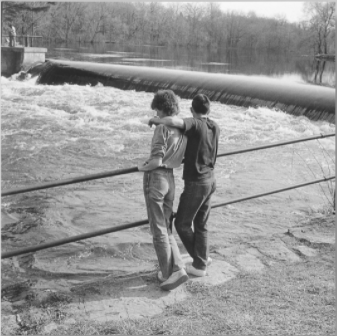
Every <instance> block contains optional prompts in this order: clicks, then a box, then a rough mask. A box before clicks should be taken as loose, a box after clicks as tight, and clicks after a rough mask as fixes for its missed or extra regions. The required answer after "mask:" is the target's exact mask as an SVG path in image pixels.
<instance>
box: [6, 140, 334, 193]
mask: <svg viewBox="0 0 337 336" xmlns="http://www.w3.org/2000/svg"><path fill="white" fill-rule="evenodd" d="M332 136H335V134H334V133H329V134H321V135H318V136H313V137H308V138H302V139H296V140H290V141H285V142H276V143H274V144H271V145H265V146H259V147H251V148H246V149H241V150H237V151H232V152H226V153H222V154H218V157H222V156H228V155H234V154H241V153H246V152H251V151H254V150H261V149H266V148H272V147H278V146H283V145H290V144H293V143H298V142H303V141H309V140H316V139H322V138H327V137H332ZM135 172H138V168H137V167H133V168H128V169H118V170H113V171H110V172H104V173H99V174H92V175H85V176H80V177H74V178H71V179H66V180H61V181H58V182H57V181H56V182H49V183H43V184H40V185H35V186H31V187H26V188H18V189H12V190H7V191H4V192H1V197H2V196H10V195H15V194H22V193H26V192H30V191H35V190H41V189H48V188H54V187H59V186H63V185H68V184H73V183H79V182H85V181H90V180H96V179H101V178H106V177H111V176H117V175H123V174H129V173H135Z"/></svg>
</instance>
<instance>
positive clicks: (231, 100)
mask: <svg viewBox="0 0 337 336" xmlns="http://www.w3.org/2000/svg"><path fill="white" fill-rule="evenodd" d="M38 83H39V84H48V85H62V84H65V83H68V84H77V85H93V86H95V85H97V84H99V83H101V84H102V85H104V86H112V87H115V88H119V89H122V90H136V91H146V92H156V91H158V90H160V89H171V90H173V91H174V92H175V93H176V94H177V95H178V96H180V97H181V98H187V99H191V98H193V97H194V96H195V95H196V94H197V93H204V94H206V95H208V97H209V98H210V99H211V100H212V101H218V102H221V103H223V104H229V105H237V106H245V107H248V106H252V107H257V106H266V107H269V108H274V109H279V110H281V111H284V112H286V113H289V114H292V115H295V116H301V115H304V116H306V117H307V118H309V119H311V120H313V121H317V120H324V121H328V122H330V123H335V90H334V89H332V88H327V87H321V86H314V85H309V84H296V83H288V82H285V81H280V80H275V79H266V78H261V77H254V76H243V75H227V74H214V73H212V74H211V73H205V72H196V71H184V70H171V69H161V68H151V67H139V66H125V65H112V64H99V63H90V62H74V61H60V60H49V61H48V62H46V63H45V64H44V65H43V67H42V71H41V73H40V75H39V79H38Z"/></svg>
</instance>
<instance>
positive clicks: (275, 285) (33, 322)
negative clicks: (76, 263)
mask: <svg viewBox="0 0 337 336" xmlns="http://www.w3.org/2000/svg"><path fill="white" fill-rule="evenodd" d="M333 220H334V218H333V216H330V217H329V219H328V220H321V221H320V225H321V228H322V230H329V232H330V230H331V234H333V232H332V231H333V230H334V226H333ZM316 222H317V221H312V223H311V224H312V225H318V223H316ZM285 240H286V241H287V245H288V246H292V245H293V244H294V245H298V242H296V239H295V238H294V237H291V236H286V237H285ZM301 243H302V244H307V245H308V246H309V247H311V248H314V249H315V250H316V252H317V255H316V256H315V257H310V258H305V257H303V256H302V258H303V259H302V261H301V262H297V263H287V262H276V263H275V264H273V266H271V267H266V268H265V272H263V273H243V272H241V273H239V274H238V275H237V277H236V278H234V279H232V280H231V281H228V282H226V283H224V284H222V285H218V286H214V287H207V286H205V285H203V284H201V283H197V282H188V283H187V284H186V290H187V292H188V293H189V296H188V298H187V299H186V300H184V301H182V302H179V303H177V304H175V305H172V306H170V307H168V308H167V309H166V310H165V311H164V312H163V313H162V314H160V315H156V316H154V317H150V318H144V319H134V320H133V319H127V320H122V321H118V322H115V321H112V322H105V323H94V322H85V321H77V322H76V323H75V324H72V325H65V323H64V322H65V320H66V319H67V318H72V317H71V316H66V315H65V314H64V310H63V307H65V305H66V304H67V300H65V298H63V297H56V296H55V295H52V294H50V297H48V300H45V301H44V304H43V307H42V308H43V310H41V309H39V310H38V309H37V308H35V307H30V308H29V307H28V308H27V310H25V311H24V312H22V313H20V316H21V319H22V322H21V328H19V329H18V330H16V331H15V332H16V333H15V335H45V334H46V333H45V332H44V326H45V325H47V324H49V323H51V322H54V323H55V324H56V325H57V327H58V328H57V329H55V330H52V331H51V332H50V333H49V335H118V334H122V335H230V336H239V335H240V336H248V335H251V336H259V335H261V336H262V335H263V336H265V335H268V336H273V335H275V336H276V335H277V336H292V335H294V336H295V335H296V336H302V335H303V336H311V335H312V336H320V335H322V336H323V335H335V322H334V321H335V309H334V306H335V295H334V251H335V248H334V245H329V244H312V245H310V243H308V242H307V243H305V242H301ZM74 319H76V317H74Z"/></svg>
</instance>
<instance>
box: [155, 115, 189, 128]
mask: <svg viewBox="0 0 337 336" xmlns="http://www.w3.org/2000/svg"><path fill="white" fill-rule="evenodd" d="M152 125H156V126H157V125H165V126H169V127H175V128H179V129H185V122H184V119H182V118H179V117H177V116H173V117H165V118H158V117H154V118H151V119H150V120H149V126H150V127H152Z"/></svg>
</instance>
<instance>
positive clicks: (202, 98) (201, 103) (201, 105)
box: [192, 93, 211, 114]
mask: <svg viewBox="0 0 337 336" xmlns="http://www.w3.org/2000/svg"><path fill="white" fill-rule="evenodd" d="M210 105H211V102H210V100H209V98H208V97H207V96H206V95H204V94H202V93H199V94H197V95H196V96H195V97H194V98H193V100H192V107H193V110H194V112H196V113H200V114H207V113H208V112H209V109H210Z"/></svg>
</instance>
